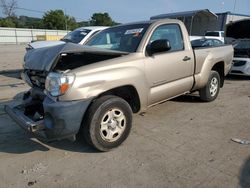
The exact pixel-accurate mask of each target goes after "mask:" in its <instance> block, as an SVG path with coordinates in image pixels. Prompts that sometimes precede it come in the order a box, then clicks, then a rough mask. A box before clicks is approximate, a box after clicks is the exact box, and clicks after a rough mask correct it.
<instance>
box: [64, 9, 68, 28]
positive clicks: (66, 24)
mask: <svg viewBox="0 0 250 188" xmlns="http://www.w3.org/2000/svg"><path fill="white" fill-rule="evenodd" d="M64 17H65V29H66V31H68V21H67V14H66V9H64Z"/></svg>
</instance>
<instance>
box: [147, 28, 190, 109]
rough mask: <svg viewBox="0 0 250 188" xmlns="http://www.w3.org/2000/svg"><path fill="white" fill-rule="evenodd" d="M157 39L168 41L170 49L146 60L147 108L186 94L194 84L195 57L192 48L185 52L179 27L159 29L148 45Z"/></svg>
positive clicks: (153, 34) (154, 32) (155, 31)
mask: <svg viewBox="0 0 250 188" xmlns="http://www.w3.org/2000/svg"><path fill="white" fill-rule="evenodd" d="M159 39H167V40H169V42H170V46H171V49H170V50H169V51H167V52H161V53H156V54H153V55H152V56H148V57H146V58H145V70H146V78H147V80H148V83H149V85H150V94H149V105H152V104H155V103H157V102H160V101H162V100H165V99H169V98H171V97H174V96H177V95H180V94H183V93H185V92H188V91H189V90H190V89H191V88H192V85H193V72H194V57H193V56H194V55H193V51H192V49H186V48H187V47H185V45H184V40H183V33H182V31H181V28H180V26H179V25H178V24H165V25H160V26H158V27H157V28H156V29H155V30H154V31H153V33H152V35H151V37H150V41H149V44H150V43H151V42H153V41H155V40H159ZM186 46H187V45H186Z"/></svg>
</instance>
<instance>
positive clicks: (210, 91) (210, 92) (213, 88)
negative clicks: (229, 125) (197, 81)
mask: <svg viewBox="0 0 250 188" xmlns="http://www.w3.org/2000/svg"><path fill="white" fill-rule="evenodd" d="M220 82H221V81H220V75H219V73H218V72H216V71H211V73H210V76H209V79H208V82H207V84H206V86H205V87H204V88H202V89H201V90H200V91H199V92H200V98H201V100H203V101H205V102H211V101H214V100H215V99H216V98H217V96H218V94H219V92H220Z"/></svg>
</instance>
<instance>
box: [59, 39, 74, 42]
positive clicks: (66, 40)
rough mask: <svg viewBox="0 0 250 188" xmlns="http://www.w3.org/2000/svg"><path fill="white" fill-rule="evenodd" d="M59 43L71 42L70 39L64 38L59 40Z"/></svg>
mask: <svg viewBox="0 0 250 188" xmlns="http://www.w3.org/2000/svg"><path fill="white" fill-rule="evenodd" d="M60 41H63V42H72V41H71V40H70V39H64V38H62V39H60Z"/></svg>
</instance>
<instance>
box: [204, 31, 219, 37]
mask: <svg viewBox="0 0 250 188" xmlns="http://www.w3.org/2000/svg"><path fill="white" fill-rule="evenodd" d="M205 36H207V37H208V36H210V37H219V36H220V35H219V32H207V33H206V34H205Z"/></svg>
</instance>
